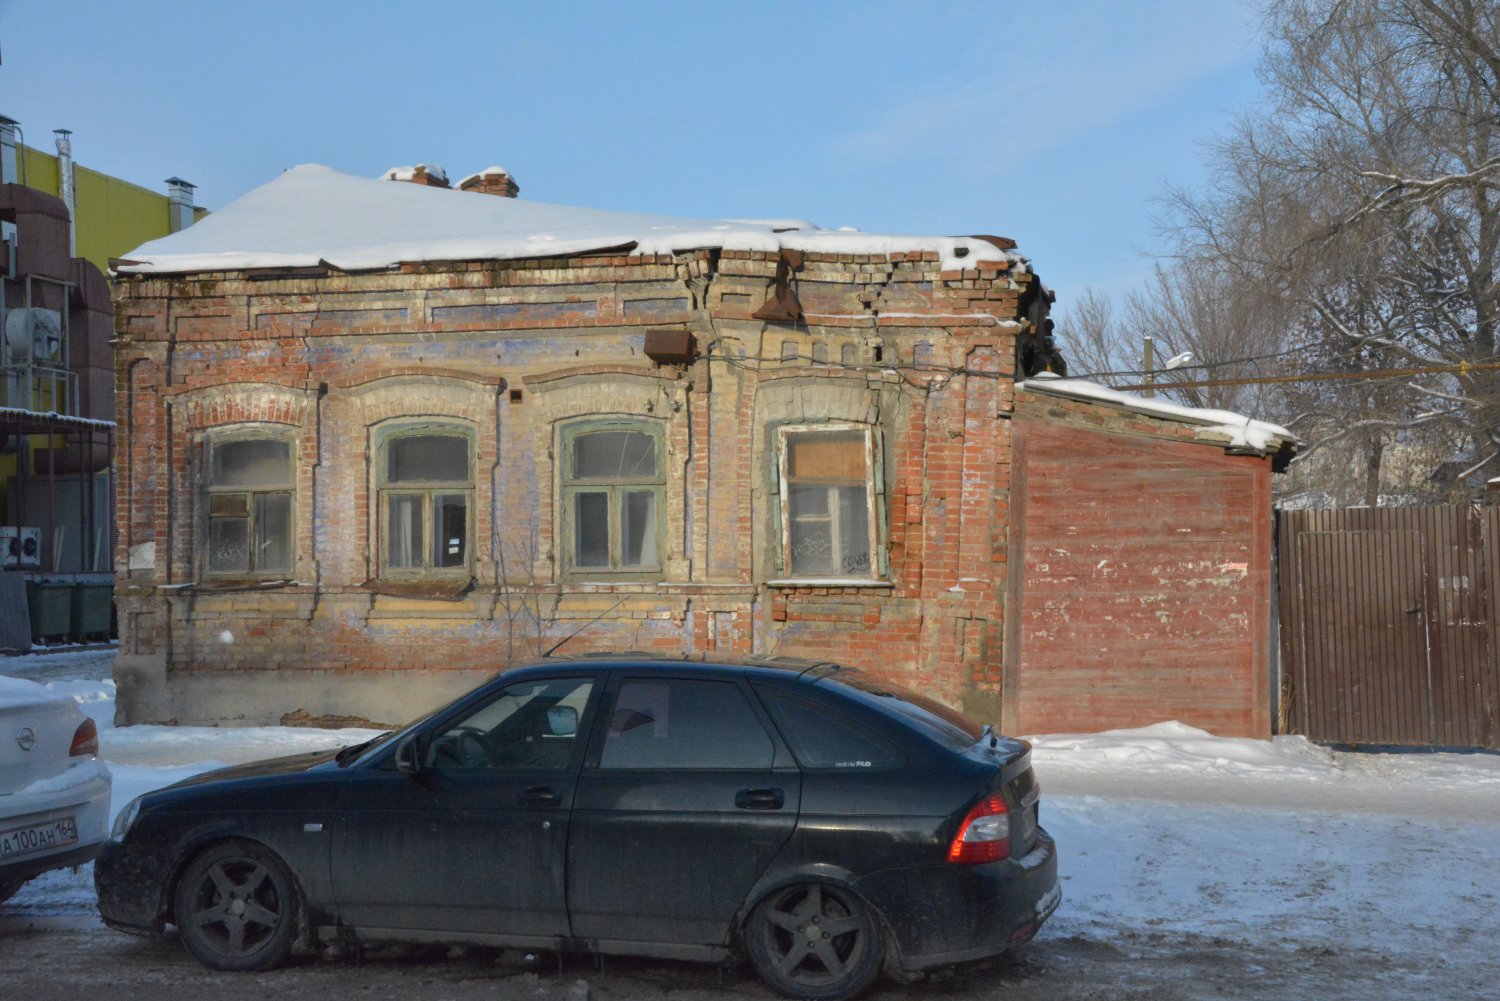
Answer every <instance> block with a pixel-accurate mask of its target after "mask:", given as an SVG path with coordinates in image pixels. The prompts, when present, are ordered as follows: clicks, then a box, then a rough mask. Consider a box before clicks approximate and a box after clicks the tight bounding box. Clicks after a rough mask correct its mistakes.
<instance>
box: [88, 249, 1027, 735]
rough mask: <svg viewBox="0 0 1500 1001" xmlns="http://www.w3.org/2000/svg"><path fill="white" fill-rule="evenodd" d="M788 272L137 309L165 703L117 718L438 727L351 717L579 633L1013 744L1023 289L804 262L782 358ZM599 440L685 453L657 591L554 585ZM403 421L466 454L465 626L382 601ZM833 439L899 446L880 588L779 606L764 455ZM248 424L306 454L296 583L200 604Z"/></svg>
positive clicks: (581, 268) (397, 283)
mask: <svg viewBox="0 0 1500 1001" xmlns="http://www.w3.org/2000/svg"><path fill="white" fill-rule="evenodd" d="M776 265H777V259H776V257H775V256H774V255H769V254H755V253H724V254H722V255H715V254H711V253H709V252H696V253H691V254H683V255H678V256H677V257H594V258H575V259H539V260H525V261H507V262H467V263H466V262H458V263H446V264H424V265H407V266H404V267H403V268H402V269H401V271H400V272H399V273H390V272H381V273H373V274H350V275H345V274H339V273H334V274H330V275H327V276H326V277H307V276H275V275H269V274H260V275H246V274H206V275H195V276H190V277H185V278H143V277H136V278H124V279H120V280H118V281H117V283H116V302H117V309H116V316H117V319H116V324H117V326H116V331H117V338H118V344H117V348H118V353H117V362H118V367H117V373H118V390H119V409H120V457H121V458H120V462H121V471H120V476H119V491H120V497H119V505H118V512H119V514H118V517H119V524H120V550H119V552H118V553H117V558H118V563H119V565H120V566H121V567H129V568H128V569H126V570H124V571H123V572H122V573H121V575H120V581H119V589H118V594H119V600H120V607H121V632H122V636H121V645H122V655H123V656H124V657H126V658H131V659H132V663H136V662H138V661H140V660H142V659H147V660H149V659H150V658H158V659H159V660H160V662H161V664H162V669H163V674H164V682H163V684H164V685H165V687H166V689H167V697H166V698H164V699H157V700H155V701H152V700H149V699H144V698H143V699H142V700H141V701H140V702H139V703H138V705H140V706H143V707H144V706H151V707H153V708H151V709H149V710H147V709H144V708H142V709H140V710H135V709H133V708H132V703H131V702H130V700H129V699H122V709H121V711H122V715H123V716H124V717H125V718H126V719H127V720H129V719H130V718H131V715H132V713H135V715H136V718H137V719H140V718H143V717H142V715H141V714H142V713H147V712H149V713H150V714H152V715H156V716H172V717H175V718H179V719H181V720H182V721H184V722H186V721H189V720H208V719H224V718H236V717H238V718H245V719H261V718H271V719H276V718H280V717H281V716H283V715H286V714H292V713H297V712H303V713H306V714H308V715H311V716H313V717H317V716H322V715H344V714H350V715H364V716H365V717H367V718H372V719H376V720H378V721H383V722H397V721H400V720H401V719H403V718H405V717H407V716H409V715H410V714H411V712H413V711H414V710H415V709H417V708H421V704H420V702H418V703H417V704H416V705H403V704H397V705H391V706H389V707H385V704H384V703H380V702H379V701H378V700H377V701H376V702H375V703H369V702H368V700H366V701H363V702H362V701H360V699H361V698H363V695H362V693H364V692H366V691H372V690H374V689H375V687H376V686H375V682H376V681H378V680H379V679H380V678H381V677H382V676H391V675H398V674H403V673H405V674H413V675H415V674H419V673H425V674H431V675H433V676H441V675H449V676H454V675H465V676H467V675H473V676H475V677H478V676H482V675H487V674H489V673H492V672H493V671H494V670H496V669H498V668H500V667H502V666H504V665H505V664H506V663H508V662H511V661H514V660H524V659H529V658H531V657H534V656H535V654H536V653H537V652H538V651H539V650H542V649H545V648H547V647H549V646H551V645H552V644H553V643H556V642H557V641H558V640H560V639H563V638H564V637H567V636H569V635H571V634H573V633H574V632H575V631H578V633H577V636H576V638H573V639H570V640H569V641H568V643H567V645H566V647H565V652H583V651H586V650H590V649H638V650H649V651H653V652H657V653H662V654H673V655H676V654H688V655H704V656H724V655H728V656H733V655H736V654H744V653H750V652H752V651H753V652H760V653H772V654H780V655H790V656H807V657H816V658H820V659H836V660H844V661H847V662H849V663H852V664H857V665H861V666H866V667H870V668H874V669H878V670H881V671H883V672H885V673H888V674H891V675H894V676H896V677H898V678H900V679H901V680H904V681H906V682H907V683H910V684H913V685H915V686H917V687H920V688H923V689H925V690H927V691H929V692H931V693H932V694H934V695H936V696H937V697H939V698H941V699H943V700H945V701H947V702H949V703H952V704H954V705H959V706H963V707H965V708H967V709H969V710H970V711H972V712H973V713H974V714H975V715H977V716H980V717H982V718H986V719H996V718H998V715H999V697H1000V687H1001V680H1002V679H1001V675H1000V672H999V669H998V665H999V663H1000V648H1001V644H1002V631H1001V621H1002V618H1003V608H1004V597H1003V595H1004V588H1005V580H1006V572H1007V569H1006V568H1007V555H1008V554H1007V535H1006V532H1007V524H1006V516H1007V499H1008V496H1009V477H1010V444H1009V442H1010V425H1009V422H1008V421H1006V420H1004V419H1003V418H1004V416H1005V415H1006V414H1007V412H1008V411H1009V409H1010V406H1011V401H1012V389H1011V386H1012V380H1013V377H1014V370H1013V360H1014V356H1015V347H1014V338H1015V335H1016V332H1017V330H1018V327H1019V325H1018V324H1016V323H1014V322H1013V319H1014V316H1015V312H1016V308H1017V306H1016V303H1017V300H1018V297H1019V295H1020V293H1021V292H1022V291H1023V290H1024V287H1025V285H1026V283H1027V282H1028V281H1030V280H1031V279H1030V276H1029V275H1025V274H1017V275H1014V276H1012V275H1010V274H1008V273H1007V269H1006V268H1004V267H1000V266H993V265H985V266H983V267H977V268H975V269H972V270H965V271H951V272H944V271H941V265H940V264H939V262H938V261H937V259H936V255H935V254H897V255H892V256H891V257H884V256H881V257H847V258H835V257H832V256H828V255H808V258H807V260H806V262H805V264H804V266H803V269H802V271H801V272H800V273H799V275H798V283H797V288H798V294H799V296H800V297H801V298H802V301H803V308H804V310H806V312H807V314H808V315H807V319H806V322H805V323H799V324H797V325H785V326H783V325H774V324H771V325H768V324H766V323H764V322H761V321H758V320H754V319H753V317H752V315H751V314H752V313H753V312H754V311H755V310H756V309H757V308H759V306H760V305H761V304H762V303H764V302H765V301H766V299H767V297H768V296H769V295H770V292H771V284H772V279H773V278H774V275H775V272H776ZM655 326H678V327H685V328H686V329H688V330H690V331H691V332H693V334H694V335H695V337H696V338H697V343H698V345H699V351H700V358H699V360H698V361H697V362H695V363H694V364H692V365H688V366H680V367H679V366H656V365H653V364H652V363H651V362H650V360H649V359H647V358H645V357H644V355H643V353H642V350H641V348H642V341H643V338H644V332H645V329H646V328H647V327H655ZM784 342H792V343H793V345H794V348H795V350H796V353H797V357H796V358H795V359H792V360H783V359H782V355H781V346H782V344H783V343H784ZM710 349H711V350H712V352H713V357H712V358H711V359H710V358H705V357H701V355H702V354H703V353H704V352H706V351H708V350H710ZM877 352H878V353H877ZM846 353H847V354H848V356H849V357H850V359H851V362H850V364H847V365H846V364H844V363H843V359H844V358H845V356H846ZM815 358H816V359H819V360H817V361H815V360H814V359H815ZM824 358H826V359H827V360H826V361H823V360H822V359H824ZM594 415H614V416H628V417H633V418H636V419H640V420H646V421H650V422H654V423H656V424H657V425H658V426H660V427H661V428H662V430H663V439H664V441H665V443H666V451H667V460H668V477H669V481H668V487H667V494H666V499H667V511H666V540H665V552H664V557H665V563H666V566H665V570H664V572H663V574H662V579H661V580H660V581H648V582H633V583H618V582H617V583H610V582H570V581H567V580H563V579H561V577H560V574H559V572H558V569H557V567H558V563H557V557H558V545H559V542H558V539H557V538H556V535H557V530H558V526H559V524H560V521H559V517H560V516H559V512H558V511H557V510H556V503H555V487H556V467H555V464H554V463H555V455H554V447H555V443H556V435H557V429H558V427H559V426H560V424H561V422H565V421H568V420H572V419H575V418H582V417H589V416H594ZM403 416H414V417H417V416H420V417H424V418H427V417H431V418H437V419H443V420H452V421H456V422H461V423H463V424H464V425H465V426H467V427H470V428H472V430H473V434H474V441H475V446H476V454H477V457H478V463H477V469H476V479H475V484H474V509H475V529H476V532H475V550H474V557H475V558H474V577H475V584H474V586H473V587H472V588H471V589H469V590H468V591H466V592H465V593H464V594H462V595H458V596H454V595H452V594H448V595H442V596H439V595H409V594H407V595H398V594H392V593H389V591H388V590H383V589H382V588H381V587H380V586H379V582H375V581H372V580H371V578H372V576H373V575H374V571H373V568H374V561H373V554H372V547H373V545H374V540H375V538H376V536H377V535H378V526H376V525H375V523H374V520H373V519H374V515H373V513H372V512H373V510H374V507H375V505H374V501H373V496H372V492H371V489H372V488H371V477H370V473H369V460H370V455H369V441H370V436H371V433H372V429H373V428H375V427H377V426H378V425H379V423H380V421H382V420H386V419H390V418H393V417H403ZM819 419H831V420H841V421H857V422H862V423H868V424H869V425H870V426H872V427H873V428H874V429H875V431H876V433H877V435H878V438H879V441H880V449H879V452H880V461H881V474H882V475H881V481H880V483H879V485H878V488H879V489H878V492H879V495H880V508H879V514H880V523H881V530H880V537H881V541H882V545H883V547H884V552H885V560H886V563H887V567H888V570H887V572H886V573H885V574H883V579H882V580H881V581H880V582H879V586H874V587H858V588H854V587H822V586H816V585H806V586H792V585H785V586H783V585H771V584H768V581H771V580H774V579H777V578H779V577H781V576H782V575H781V574H780V572H779V571H778V570H777V567H776V565H775V548H776V537H775V533H774V532H773V530H772V523H773V511H774V508H775V505H776V504H777V503H778V502H779V501H778V497H777V495H776V493H775V488H774V483H773V482H772V477H771V476H770V474H769V472H768V470H769V469H771V468H772V467H773V466H774V452H772V451H768V446H767V441H768V428H771V427H773V426H774V425H775V423H776V422H777V421H788V420H795V421H809V420H819ZM245 422H257V423H259V422H270V423H277V424H282V425H286V426H290V427H293V428H295V429H296V432H295V439H296V441H297V449H298V456H299V472H298V480H297V493H296V501H295V506H296V519H297V521H296V524H297V534H296V549H297V552H296V554H295V560H296V562H295V578H296V579H295V582H294V583H292V584H289V585H278V586H277V587H275V588H274V589H271V590H270V591H267V590H266V589H259V588H256V587H253V586H251V587H244V586H228V585H223V584H216V583H215V582H213V581H211V580H205V579H204V575H203V574H202V572H201V571H202V559H201V555H200V552H199V550H200V549H201V538H202V532H203V525H202V521H203V515H202V505H201V502H200V500H201V499H200V497H199V494H200V492H201V486H200V480H201V475H202V471H201V468H200V466H201V458H200V456H201V441H202V436H203V435H204V434H206V433H208V432H211V431H213V430H214V429H216V428H221V427H226V426H234V425H238V424H242V423H245ZM621 597H624V598H625V601H624V602H623V603H622V604H620V605H618V607H612V606H615V603H616V602H617V601H619V600H620V598H621ZM580 628H581V631H579V630H580ZM226 637H228V638H226ZM424 676H425V675H424ZM226 679H229V681H231V682H232V684H231V685H229V686H228V687H226V685H225V681H226ZM310 679H312V680H310ZM314 680H316V684H314V683H313V681H314ZM195 686H197V687H195ZM230 690H232V691H234V692H236V695H235V697H234V698H233V699H228V698H226V697H225V695H224V692H226V691H230ZM193 692H201V693H205V694H200V695H193V694H192V693H193ZM341 693H342V694H341ZM174 700H175V701H174ZM346 703H347V704H346ZM355 703H358V705H359V706H360V707H361V708H355V709H351V708H350V705H352V704H355ZM161 706H168V707H170V708H168V709H162V708H160V707H161ZM131 721H135V720H131Z"/></svg>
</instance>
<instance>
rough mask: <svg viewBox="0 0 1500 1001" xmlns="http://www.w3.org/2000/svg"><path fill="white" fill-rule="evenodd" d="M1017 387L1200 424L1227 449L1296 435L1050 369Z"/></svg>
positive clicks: (1262, 446) (1259, 447)
mask: <svg viewBox="0 0 1500 1001" xmlns="http://www.w3.org/2000/svg"><path fill="white" fill-rule="evenodd" d="M1016 388H1017V389H1029V390H1031V391H1032V392H1034V393H1045V394H1047V395H1049V396H1065V397H1067V398H1069V399H1073V400H1092V401H1095V402H1098V403H1112V404H1114V405H1115V406H1118V407H1123V408H1124V409H1126V410H1130V411H1133V412H1135V413H1138V414H1146V415H1148V416H1151V417H1160V418H1163V419H1165V420H1171V421H1184V422H1187V423H1190V424H1197V425H1200V432H1201V433H1203V434H1213V435H1220V436H1222V437H1224V438H1225V439H1227V441H1225V442H1224V444H1226V445H1228V446H1229V447H1230V448H1251V449H1255V450H1256V451H1260V452H1264V451H1268V450H1271V449H1273V448H1276V447H1278V446H1280V445H1281V443H1283V442H1296V441H1297V440H1298V439H1297V436H1296V435H1294V434H1292V432H1290V431H1288V430H1287V429H1286V428H1284V427H1282V426H1281V425H1280V424H1272V423H1270V422H1268V421H1257V420H1252V419H1251V418H1249V417H1246V416H1245V415H1244V414H1237V413H1235V412H1234V411H1232V410H1210V409H1207V408H1204V407H1185V406H1182V405H1180V404H1176V403H1169V402H1167V401H1166V400H1159V399H1155V398H1151V399H1147V398H1146V397H1144V396H1136V395H1134V394H1133V393H1122V392H1120V391H1119V390H1118V389H1110V388H1109V387H1108V386H1101V385H1099V384H1098V383H1096V382H1089V381H1087V380H1085V379H1065V378H1063V377H1061V376H1058V375H1053V374H1052V373H1051V372H1039V373H1037V374H1036V375H1033V376H1032V377H1031V378H1029V379H1027V380H1025V381H1024V382H1018V383H1016Z"/></svg>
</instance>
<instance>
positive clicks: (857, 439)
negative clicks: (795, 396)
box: [786, 430, 866, 480]
mask: <svg viewBox="0 0 1500 1001" xmlns="http://www.w3.org/2000/svg"><path fill="white" fill-rule="evenodd" d="M786 444H787V453H788V454H787V475H788V476H790V477H793V478H796V479H819V480H864V479H865V470H866V465H865V433H864V432H863V431H859V430H854V431H803V432H798V433H796V434H791V435H788V436H787V440H786Z"/></svg>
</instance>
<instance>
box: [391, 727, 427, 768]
mask: <svg viewBox="0 0 1500 1001" xmlns="http://www.w3.org/2000/svg"><path fill="white" fill-rule="evenodd" d="M396 771H398V772H400V773H401V774H403V775H418V774H421V771H422V742H421V741H420V740H418V739H417V736H416V735H415V734H413V735H412V736H410V737H407V738H406V739H405V740H403V741H402V742H401V745H400V746H399V747H397V748H396Z"/></svg>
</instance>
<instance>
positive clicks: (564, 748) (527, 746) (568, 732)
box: [424, 678, 593, 772]
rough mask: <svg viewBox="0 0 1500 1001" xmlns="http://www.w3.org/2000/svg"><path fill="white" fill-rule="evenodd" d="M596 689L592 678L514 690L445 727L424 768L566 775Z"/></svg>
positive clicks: (524, 685)
mask: <svg viewBox="0 0 1500 1001" xmlns="http://www.w3.org/2000/svg"><path fill="white" fill-rule="evenodd" d="M592 690H593V682H592V681H591V680H590V679H588V678H553V679H551V680H548V681H531V682H523V683H521V684H519V685H511V686H510V687H509V688H506V689H505V690H504V691H503V692H501V693H500V694H499V695H498V696H497V697H495V698H494V699H492V700H490V701H489V702H486V703H485V704H484V705H482V706H480V707H479V708H478V709H475V710H473V711H472V712H470V713H468V714H467V715H465V716H463V717H462V718H460V719H458V720H456V721H454V722H451V723H448V724H445V725H444V726H443V728H442V729H441V730H440V731H438V732H437V733H436V734H435V735H434V736H433V739H432V740H431V741H430V742H429V743H428V745H427V754H426V761H425V762H424V763H425V765H426V766H427V767H428V768H431V769H434V770H436V771H454V772H459V771H464V772H467V771H494V770H503V769H525V770H540V771H562V770H563V769H565V768H567V767H568V762H569V761H571V760H572V757H573V748H574V746H575V743H576V741H577V737H578V721H579V719H580V718H581V717H582V716H583V710H584V707H585V706H586V705H587V704H588V700H589V693H590V692H591V691H592Z"/></svg>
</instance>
